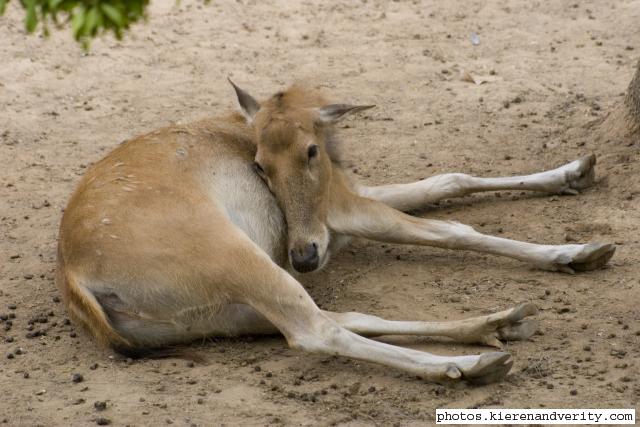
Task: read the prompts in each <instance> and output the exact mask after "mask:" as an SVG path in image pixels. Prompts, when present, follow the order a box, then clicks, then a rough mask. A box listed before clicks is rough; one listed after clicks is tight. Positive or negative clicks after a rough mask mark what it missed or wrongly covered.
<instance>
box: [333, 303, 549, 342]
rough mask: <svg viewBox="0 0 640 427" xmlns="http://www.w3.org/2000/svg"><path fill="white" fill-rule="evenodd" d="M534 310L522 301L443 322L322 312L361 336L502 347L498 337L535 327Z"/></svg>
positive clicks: (520, 336)
mask: <svg viewBox="0 0 640 427" xmlns="http://www.w3.org/2000/svg"><path fill="white" fill-rule="evenodd" d="M537 312H538V309H537V308H536V306H535V304H532V303H523V304H520V305H518V306H516V307H513V308H510V309H508V310H504V311H500V312H497V313H493V314H490V315H487V316H478V317H472V318H469V319H463V320H454V321H446V322H421V321H397V320H386V319H381V318H379V317H377V316H371V315H368V314H361V313H333V312H325V314H326V315H327V316H329V317H330V318H331V319H333V320H334V321H336V322H337V323H339V324H340V325H341V326H342V327H344V328H346V329H348V330H350V331H351V332H354V333H356V334H358V335H363V336H370V337H373V336H381V335H418V336H433V337H447V338H451V339H453V340H454V341H457V342H462V343H468V344H484V345H490V346H494V347H498V348H502V347H503V344H502V341H522V340H526V339H527V338H529V337H530V336H531V335H533V334H534V333H535V331H536V329H537V324H536V322H535V321H534V320H532V319H528V317H529V316H532V315H535V314H536V313H537Z"/></svg>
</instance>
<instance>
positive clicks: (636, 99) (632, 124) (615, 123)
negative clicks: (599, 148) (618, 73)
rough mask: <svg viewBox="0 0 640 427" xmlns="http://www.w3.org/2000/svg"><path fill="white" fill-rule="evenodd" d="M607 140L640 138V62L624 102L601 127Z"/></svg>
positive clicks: (601, 133)
mask: <svg viewBox="0 0 640 427" xmlns="http://www.w3.org/2000/svg"><path fill="white" fill-rule="evenodd" d="M600 135H601V137H602V138H604V139H605V140H615V139H627V138H633V139H637V137H640V61H638V64H637V66H636V72H635V74H634V76H633V78H632V79H631V83H629V87H628V88H627V94H626V95H625V97H624V101H623V102H621V103H620V105H618V106H617V107H615V108H614V109H613V111H611V113H610V114H609V115H608V116H607V118H606V119H605V120H604V122H603V123H602V126H601V127H600Z"/></svg>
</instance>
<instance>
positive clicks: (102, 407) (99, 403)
mask: <svg viewBox="0 0 640 427" xmlns="http://www.w3.org/2000/svg"><path fill="white" fill-rule="evenodd" d="M93 407H94V408H95V409H96V411H104V410H105V409H107V402H104V401H102V400H98V401H96V402H94V403H93Z"/></svg>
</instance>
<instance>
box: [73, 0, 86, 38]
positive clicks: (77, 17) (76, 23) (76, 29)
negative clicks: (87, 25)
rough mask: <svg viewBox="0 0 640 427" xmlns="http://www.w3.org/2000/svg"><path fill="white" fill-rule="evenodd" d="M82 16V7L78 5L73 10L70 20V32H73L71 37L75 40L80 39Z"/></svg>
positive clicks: (83, 14)
mask: <svg viewBox="0 0 640 427" xmlns="http://www.w3.org/2000/svg"><path fill="white" fill-rule="evenodd" d="M84 16H85V10H84V6H83V5H80V6H78V7H77V8H76V9H75V10H74V12H73V18H71V31H72V32H73V37H75V39H76V40H78V39H80V36H81V35H82V33H81V31H82V28H83V27H84Z"/></svg>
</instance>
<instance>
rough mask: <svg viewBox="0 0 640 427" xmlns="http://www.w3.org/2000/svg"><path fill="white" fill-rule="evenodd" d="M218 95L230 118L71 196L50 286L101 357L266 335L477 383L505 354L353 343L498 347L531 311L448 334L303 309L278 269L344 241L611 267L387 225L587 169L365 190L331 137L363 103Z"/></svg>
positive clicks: (598, 254)
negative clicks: (235, 109)
mask: <svg viewBox="0 0 640 427" xmlns="http://www.w3.org/2000/svg"><path fill="white" fill-rule="evenodd" d="M232 84H233V83H232ZM233 87H234V89H235V92H236V96H237V99H238V102H239V104H240V111H241V114H239V113H233V114H229V115H227V116H223V117H219V118H214V119H206V120H201V121H198V122H195V123H192V124H188V125H174V126H170V127H167V128H164V129H161V130H158V131H155V132H151V133H149V134H146V135H143V136H140V137H137V138H135V139H133V140H130V141H127V142H125V143H123V144H121V145H120V146H119V147H117V148H116V149H115V150H114V151H113V152H111V153H110V154H109V155H108V156H107V157H105V158H104V159H102V160H101V161H100V162H98V163H97V164H95V165H94V166H93V167H92V168H90V169H89V170H88V171H87V173H86V175H85V176H84V177H83V179H82V181H81V183H80V185H79V187H78V189H77V190H76V191H75V193H74V194H73V196H72V198H71V200H70V202H69V205H68V207H67V209H66V210H65V213H64V216H63V218H62V223H61V227H60V238H59V247H58V269H57V273H58V277H57V282H58V285H59V288H60V290H61V292H62V295H63V296H64V301H65V303H66V305H67V307H68V310H69V312H70V315H71V316H72V317H73V318H74V319H75V321H76V322H78V323H80V324H82V325H83V326H85V327H86V328H87V329H88V330H89V331H90V332H91V333H92V334H93V335H94V336H95V337H96V338H97V339H98V340H99V341H101V342H102V343H103V344H105V345H108V346H111V347H113V348H114V349H116V350H119V351H121V352H127V351H137V350H140V349H145V348H158V347H162V346H167V345H170V344H174V343H181V342H187V341H190V340H194V339H196V338H199V337H205V336H216V335H218V336H237V335H242V334H261V333H277V332H280V333H282V334H283V335H284V337H285V338H286V340H287V342H288V344H289V345H290V346H291V347H293V348H296V349H299V350H302V351H307V352H315V353H326V354H332V355H340V356H347V357H352V358H356V359H361V360H365V361H370V362H377V363H381V364H384V365H388V366H393V367H395V368H398V369H401V370H404V371H407V372H410V373H412V374H416V375H419V376H422V377H424V378H426V379H429V380H443V379H452V380H459V379H467V380H469V381H476V382H480V383H486V382H491V381H496V380H500V379H501V378H503V377H504V376H505V375H506V373H507V372H508V371H509V369H510V367H511V364H512V361H511V358H510V356H509V354H507V353H504V352H500V351H496V352H491V353H484V354H480V355H472V356H458V357H444V356H437V355H433V354H429V353H425V352H421V351H416V350H411V349H406V348H402V347H398V346H393V345H389V344H385V343H381V342H378V341H374V340H371V339H368V338H365V337H364V336H379V335H390V334H410V335H431V336H444V337H449V338H452V339H454V340H456V341H460V342H465V343H472V342H475V343H483V344H487V345H490V346H496V347H499V348H500V347H501V340H522V339H526V338H528V337H529V336H530V335H531V334H532V333H533V332H534V331H535V324H534V321H533V320H531V319H529V316H531V315H533V314H535V313H536V307H535V306H534V305H533V304H530V303H526V304H521V305H519V306H517V307H515V308H511V309H508V310H505V311H502V312H499V313H495V314H492V315H488V316H481V317H475V318H470V319H465V320H458V321H450V322H422V321H391V320H384V319H381V318H378V317H375V316H369V315H365V314H360V313H334V312H329V311H323V310H321V309H319V308H318V307H317V306H316V304H314V302H313V300H312V299H311V298H310V296H309V295H308V294H307V292H306V291H305V289H304V288H303V287H302V285H301V284H300V283H299V282H298V280H297V279H296V278H294V276H293V275H292V274H290V272H289V271H291V270H290V269H289V266H291V267H292V268H293V269H295V270H297V271H298V272H303V273H304V272H310V271H313V270H317V269H319V268H322V267H323V266H324V265H325V264H326V263H327V261H328V260H329V258H330V256H331V255H333V254H335V253H336V252H337V251H338V249H339V248H340V247H341V246H343V245H344V244H345V242H346V241H347V240H348V238H349V237H350V236H359V237H365V238H368V239H373V240H378V241H384V242H393V243H406V244H417V245H431V246H437V247H441V248H450V249H467V250H474V251H481V252H486V253H491V254H498V255H504V256H508V257H512V258H516V259H519V260H522V261H525V262H528V263H530V264H533V265H534V266H537V267H539V268H542V269H547V270H557V271H562V272H573V271H574V270H591V269H595V268H599V267H602V266H603V265H604V264H606V262H607V261H608V260H609V258H610V257H611V256H612V255H613V252H614V250H615V248H614V246H613V245H610V244H570V245H539V244H532V243H524V242H518V241H514V240H509V239H504V238H499V237H492V236H487V235H484V234H480V233H478V232H476V231H475V230H474V229H473V228H471V227H469V226H467V225H463V224H459V223H456V222H449V221H437V220H430V219H423V218H419V217H414V216H410V215H407V214H405V213H403V211H407V210H413V209H417V208H420V207H423V206H425V205H426V204H428V203H432V202H435V201H437V200H440V199H443V198H450V197H454V196H462V195H465V194H469V193H472V192H476V191H487V190H507V189H513V190H533V191H541V192H548V193H558V194H566V193H568V194H575V193H577V192H578V190H581V189H584V188H586V187H588V186H589V185H591V184H592V182H593V179H594V170H593V168H594V164H595V157H594V156H587V157H583V158H581V159H579V160H576V161H574V162H571V163H569V164H567V165H564V166H562V167H559V168H557V169H554V170H550V171H547V172H542V173H537V174H533V175H527V176H518V177H510V178H478V177H473V176H469V175H465V174H459V173H457V174H445V175H439V176H434V177H431V178H428V179H424V180H422V181H419V182H415V183H411V184H396V185H385V186H378V187H369V186H364V185H360V184H357V183H356V182H355V181H354V179H353V177H352V176H349V174H348V172H347V171H346V170H345V169H343V167H341V163H340V160H339V158H338V154H337V153H338V152H339V149H340V147H339V145H340V142H339V141H338V140H337V138H336V136H335V133H334V126H333V125H334V123H335V122H336V121H338V120H340V119H341V118H343V117H345V116H346V115H348V114H353V113H355V112H358V111H361V110H365V109H367V108H370V107H371V106H352V105H345V104H329V103H328V102H326V101H325V99H324V98H323V97H322V95H321V94H319V93H318V92H316V91H314V90H309V89H305V88H302V87H298V86H294V87H292V88H290V89H288V90H286V91H284V92H278V93H277V94H275V95H274V96H272V97H270V98H268V99H266V100H265V101H263V102H258V101H256V100H255V99H254V98H253V97H251V96H250V95H249V94H248V93H246V92H244V91H243V90H241V89H240V88H238V87H237V86H235V85H233Z"/></svg>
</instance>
